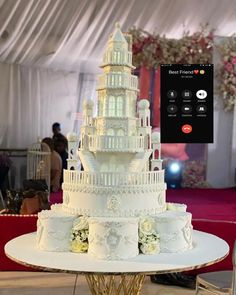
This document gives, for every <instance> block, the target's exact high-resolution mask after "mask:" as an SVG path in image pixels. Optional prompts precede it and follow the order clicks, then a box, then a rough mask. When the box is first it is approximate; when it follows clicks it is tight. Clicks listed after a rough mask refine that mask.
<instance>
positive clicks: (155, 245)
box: [140, 240, 160, 254]
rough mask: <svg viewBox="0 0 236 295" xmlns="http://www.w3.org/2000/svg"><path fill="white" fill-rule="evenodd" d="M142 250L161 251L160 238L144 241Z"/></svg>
mask: <svg viewBox="0 0 236 295" xmlns="http://www.w3.org/2000/svg"><path fill="white" fill-rule="evenodd" d="M140 250H141V252H142V253H143V254H157V253H160V243H159V241H158V240H157V241H153V242H150V243H144V244H142V245H141V246H140Z"/></svg>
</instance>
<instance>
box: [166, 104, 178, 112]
mask: <svg viewBox="0 0 236 295" xmlns="http://www.w3.org/2000/svg"><path fill="white" fill-rule="evenodd" d="M177 110H178V108H177V106H176V105H175V104H170V105H168V107H167V112H168V113H170V114H175V113H176V112H177Z"/></svg>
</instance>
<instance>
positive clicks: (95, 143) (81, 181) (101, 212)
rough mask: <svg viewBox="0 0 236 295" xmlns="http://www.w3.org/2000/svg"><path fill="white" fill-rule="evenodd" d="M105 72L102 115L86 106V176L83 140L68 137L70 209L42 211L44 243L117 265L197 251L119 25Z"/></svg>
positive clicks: (66, 200) (66, 205)
mask: <svg viewBox="0 0 236 295" xmlns="http://www.w3.org/2000/svg"><path fill="white" fill-rule="evenodd" d="M101 68H102V70H103V74H102V75H101V76H100V77H99V81H98V88H97V91H98V105H97V109H98V111H97V116H96V117H94V116H93V114H94V110H93V107H94V106H93V102H92V101H91V100H86V101H84V103H83V125H82V127H81V132H80V147H79V150H78V155H79V158H80V161H81V163H82V165H83V167H84V171H79V170H78V162H79V161H78V159H77V149H78V138H77V135H76V134H69V135H68V142H69V159H68V169H67V170H65V171H64V183H63V204H60V205H59V204H57V205H54V206H52V208H51V210H45V211H42V212H41V213H39V218H38V230H37V245H38V247H39V248H40V249H42V250H45V251H73V252H88V255H92V256H94V257H96V258H100V259H112V260H116V259H128V258H131V257H135V256H137V255H138V254H139V253H143V254H157V253H159V252H181V251H185V250H187V249H191V247H192V225H191V214H190V213H187V212H186V206H185V205H182V204H173V203H171V204H167V203H166V199H165V192H166V184H165V182H164V170H163V169H162V160H161V159H160V135H159V133H152V128H151V126H150V110H149V101H148V100H145V99H143V100H140V101H139V102H138V105H137V93H138V80H137V77H136V76H134V75H132V69H134V67H133V65H132V42H131V36H130V35H124V34H122V32H121V30H120V27H119V25H116V28H115V31H114V33H113V34H112V35H111V37H110V38H109V41H108V45H107V48H106V51H105V54H104V56H103V63H102V65H101ZM136 109H137V110H136Z"/></svg>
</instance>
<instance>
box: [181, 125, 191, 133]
mask: <svg viewBox="0 0 236 295" xmlns="http://www.w3.org/2000/svg"><path fill="white" fill-rule="evenodd" d="M192 130H193V128H192V126H191V125H189V124H185V125H183V126H182V132H183V133H185V134H189V133H191V132H192Z"/></svg>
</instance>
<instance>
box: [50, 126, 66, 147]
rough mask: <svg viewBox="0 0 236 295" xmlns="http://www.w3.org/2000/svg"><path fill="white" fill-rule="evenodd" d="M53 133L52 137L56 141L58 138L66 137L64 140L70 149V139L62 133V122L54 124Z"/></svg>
mask: <svg viewBox="0 0 236 295" xmlns="http://www.w3.org/2000/svg"><path fill="white" fill-rule="evenodd" d="M52 133H53V136H52V139H53V140H54V141H56V140H57V139H58V138H59V139H61V138H64V140H65V142H66V149H68V141H67V138H66V137H65V135H63V134H62V133H61V124H60V123H58V122H55V123H53V124H52Z"/></svg>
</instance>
